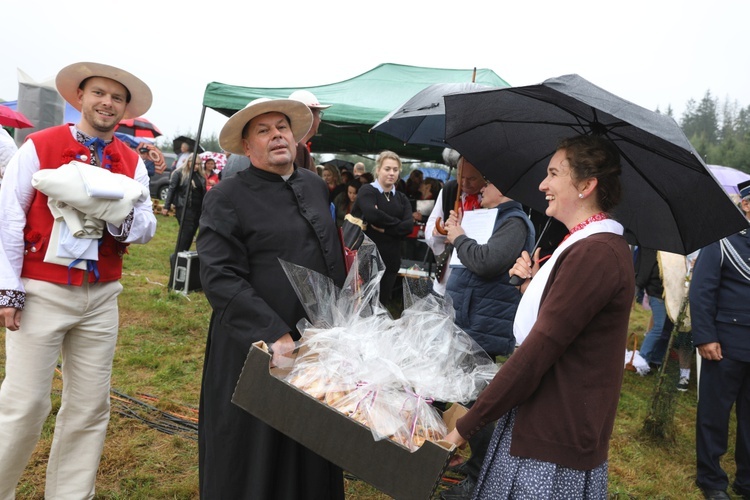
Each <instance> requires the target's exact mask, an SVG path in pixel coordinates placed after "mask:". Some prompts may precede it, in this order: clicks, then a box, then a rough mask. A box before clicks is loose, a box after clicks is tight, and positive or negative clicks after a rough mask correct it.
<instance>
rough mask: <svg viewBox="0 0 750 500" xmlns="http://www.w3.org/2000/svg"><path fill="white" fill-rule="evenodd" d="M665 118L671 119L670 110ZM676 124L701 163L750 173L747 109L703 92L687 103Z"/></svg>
mask: <svg viewBox="0 0 750 500" xmlns="http://www.w3.org/2000/svg"><path fill="white" fill-rule="evenodd" d="M657 112H659V110H658V109H657ZM666 114H667V115H668V116H671V117H672V118H674V116H673V113H672V109H671V107H669V108H667V111H666ZM678 123H679V124H680V127H682V131H683V132H684V133H685V135H686V136H687V138H688V140H690V143H691V144H692V145H693V147H694V148H695V149H696V151H698V153H699V154H700V155H701V158H703V161H705V162H706V163H710V164H713V165H724V166H726V167H732V168H736V169H737V170H742V171H743V172H748V173H750V106H747V107H745V108H743V107H741V106H740V104H739V103H738V102H737V101H736V100H730V99H729V98H727V99H725V100H724V101H723V102H720V101H719V99H718V98H716V97H714V96H712V95H711V91H710V90H707V91H706V94H705V95H704V96H703V99H701V100H700V101H699V102H696V101H695V99H690V100H689V101H688V102H687V106H686V107H685V111H684V112H683V114H682V117H681V118H680V120H679V121H678Z"/></svg>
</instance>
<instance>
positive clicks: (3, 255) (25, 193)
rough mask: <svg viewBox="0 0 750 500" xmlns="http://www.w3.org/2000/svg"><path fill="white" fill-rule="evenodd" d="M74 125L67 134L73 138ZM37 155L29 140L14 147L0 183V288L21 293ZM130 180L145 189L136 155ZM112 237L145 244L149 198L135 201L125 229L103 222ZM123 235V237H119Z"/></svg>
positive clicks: (151, 226)
mask: <svg viewBox="0 0 750 500" xmlns="http://www.w3.org/2000/svg"><path fill="white" fill-rule="evenodd" d="M75 131H76V128H75V126H71V127H70V133H71V135H72V136H73V137H75ZM39 167H40V165H39V157H38V156H37V152H36V146H34V142H33V140H31V139H27V140H26V142H25V143H24V144H23V145H21V147H20V148H18V152H17V153H16V154H15V155H13V158H11V160H10V162H9V163H8V166H7V168H6V170H5V176H4V177H3V183H2V185H1V186H0V214H1V216H0V291H1V290H17V291H20V292H25V289H24V287H23V283H22V282H21V268H22V267H23V255H24V241H23V230H24V228H25V227H26V214H27V212H28V211H29V207H30V206H31V202H32V201H33V199H34V196H35V195H36V193H37V191H36V189H34V188H33V187H32V186H31V177H32V176H33V175H34V173H36V172H38V171H39ZM134 179H135V180H136V181H138V182H140V183H141V184H143V185H144V186H146V188H147V189H148V185H149V177H148V171H147V170H146V165H145V164H144V163H143V160H142V159H140V158H138V164H137V166H136V169H135V175H134ZM107 230H108V231H109V233H110V234H111V235H112V236H115V237H117V239H118V240H119V241H121V242H123V243H147V242H148V241H149V240H150V239H151V238H153V237H154V234H155V233H156V217H154V210H153V206H152V204H151V199H146V200H143V201H139V202H138V203H137V204H136V206H135V207H134V209H133V224H132V225H131V226H130V230H129V232H127V228H123V227H122V226H120V227H117V226H113V225H112V224H107ZM123 237H124V239H123Z"/></svg>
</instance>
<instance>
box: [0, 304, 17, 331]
mask: <svg viewBox="0 0 750 500" xmlns="http://www.w3.org/2000/svg"><path fill="white" fill-rule="evenodd" d="M2 326H4V327H6V328H7V329H8V330H12V331H14V332H15V331H16V330H18V329H19V328H20V327H21V310H20V309H16V308H15V307H0V327H2Z"/></svg>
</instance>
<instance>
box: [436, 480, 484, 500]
mask: <svg viewBox="0 0 750 500" xmlns="http://www.w3.org/2000/svg"><path fill="white" fill-rule="evenodd" d="M474 486H476V482H475V481H474V479H472V478H470V477H467V478H466V479H464V480H463V481H461V482H460V483H458V484H457V485H455V486H452V487H450V488H448V489H447V490H445V491H443V492H441V493H440V498H441V499H442V500H469V499H471V495H472V493H474Z"/></svg>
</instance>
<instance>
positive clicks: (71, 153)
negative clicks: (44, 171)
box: [62, 148, 88, 165]
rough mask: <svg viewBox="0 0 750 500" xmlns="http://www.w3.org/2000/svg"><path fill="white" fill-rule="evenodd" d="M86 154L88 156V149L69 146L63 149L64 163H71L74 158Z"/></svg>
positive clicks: (76, 158) (77, 158)
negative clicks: (76, 148)
mask: <svg viewBox="0 0 750 500" xmlns="http://www.w3.org/2000/svg"><path fill="white" fill-rule="evenodd" d="M83 154H86V156H88V149H83V148H81V149H78V150H75V149H73V148H68V149H66V150H64V151H63V154H62V165H65V164H66V163H70V162H71V161H73V160H80V159H81V155H83Z"/></svg>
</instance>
